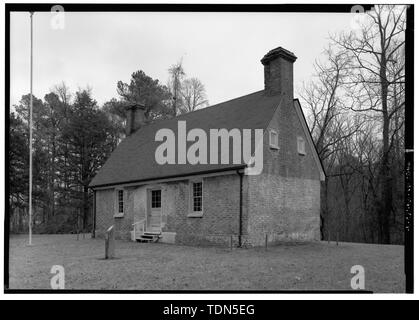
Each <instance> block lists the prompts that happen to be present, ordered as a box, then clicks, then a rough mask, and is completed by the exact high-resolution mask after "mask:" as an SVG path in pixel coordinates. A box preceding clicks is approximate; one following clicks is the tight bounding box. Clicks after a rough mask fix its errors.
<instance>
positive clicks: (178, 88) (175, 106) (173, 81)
mask: <svg viewBox="0 0 419 320" xmlns="http://www.w3.org/2000/svg"><path fill="white" fill-rule="evenodd" d="M169 74H170V79H169V84H168V87H169V91H170V93H171V94H172V99H173V102H172V112H173V115H174V116H176V114H177V112H178V110H179V106H181V105H182V93H181V92H182V80H183V78H184V76H185V71H184V70H183V66H182V59H181V60H179V62H178V63H176V64H174V65H172V66H171V67H170V68H169Z"/></svg>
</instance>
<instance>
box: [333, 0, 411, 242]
mask: <svg viewBox="0 0 419 320" xmlns="http://www.w3.org/2000/svg"><path fill="white" fill-rule="evenodd" d="M404 31H405V8H404V7H402V6H389V5H379V6H375V7H374V9H373V10H372V11H370V12H368V13H367V19H366V22H365V23H364V24H363V25H362V27H361V29H360V30H359V31H357V32H356V31H352V32H350V33H349V34H348V33H343V34H341V35H340V36H338V37H332V40H333V41H334V43H335V44H337V46H338V47H339V48H341V49H342V52H343V53H345V54H346V55H347V57H348V58H349V59H350V61H351V65H350V66H351V70H350V72H349V79H348V81H347V83H346V84H347V88H348V92H349V93H350V96H351V99H352V105H351V110H353V111H356V112H364V113H365V114H367V115H368V116H370V117H376V115H378V116H379V119H380V120H381V123H382V129H381V136H382V152H381V165H380V179H381V185H382V188H381V208H380V210H379V221H380V242H382V243H390V241H391V239H390V217H391V214H392V211H393V200H392V198H393V190H392V175H391V163H390V152H391V148H392V146H393V145H392V144H393V143H392V141H393V140H394V137H395V135H396V133H397V131H398V130H400V128H401V125H400V124H399V127H398V128H394V129H393V130H392V129H391V122H392V120H393V119H394V117H395V116H396V115H397V113H398V112H399V111H400V110H401V109H402V108H403V107H404V101H400V100H397V105H393V106H391V95H390V88H391V86H394V85H397V84H404V63H402V64H401V63H398V61H396V59H397V57H400V55H401V52H402V51H403V49H404V43H405V40H404ZM399 62H400V61H399ZM396 66H397V68H396Z"/></svg>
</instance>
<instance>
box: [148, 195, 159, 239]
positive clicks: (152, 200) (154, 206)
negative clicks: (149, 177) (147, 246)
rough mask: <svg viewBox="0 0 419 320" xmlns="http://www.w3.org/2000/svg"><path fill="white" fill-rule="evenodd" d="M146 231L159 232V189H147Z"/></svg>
mask: <svg viewBox="0 0 419 320" xmlns="http://www.w3.org/2000/svg"><path fill="white" fill-rule="evenodd" d="M147 231H148V232H161V189H152V190H149V210H148V215H147Z"/></svg>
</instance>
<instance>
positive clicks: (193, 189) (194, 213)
mask: <svg viewBox="0 0 419 320" xmlns="http://www.w3.org/2000/svg"><path fill="white" fill-rule="evenodd" d="M202 186H203V184H202V180H201V181H192V182H191V183H190V195H191V197H190V204H189V207H190V210H189V214H188V217H202V212H203V201H202V200H203V197H202Z"/></svg>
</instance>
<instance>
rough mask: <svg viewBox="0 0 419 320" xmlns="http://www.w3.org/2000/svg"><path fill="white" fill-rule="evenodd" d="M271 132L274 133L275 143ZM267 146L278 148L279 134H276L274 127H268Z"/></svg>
mask: <svg viewBox="0 0 419 320" xmlns="http://www.w3.org/2000/svg"><path fill="white" fill-rule="evenodd" d="M272 134H274V135H276V143H275V141H273V139H272ZM269 147H270V148H271V149H276V150H279V135H278V131H276V130H274V129H269Z"/></svg>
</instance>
